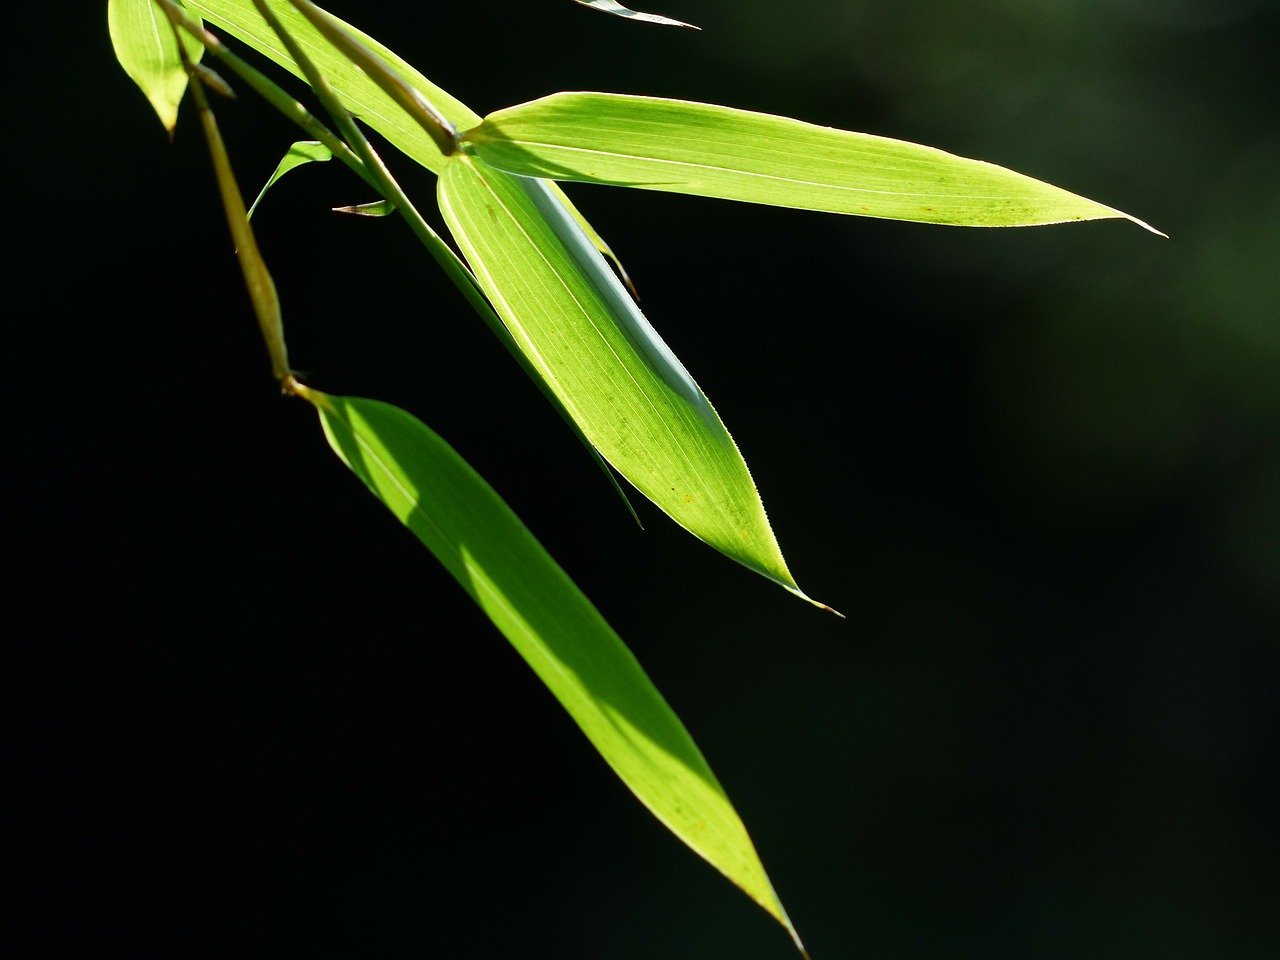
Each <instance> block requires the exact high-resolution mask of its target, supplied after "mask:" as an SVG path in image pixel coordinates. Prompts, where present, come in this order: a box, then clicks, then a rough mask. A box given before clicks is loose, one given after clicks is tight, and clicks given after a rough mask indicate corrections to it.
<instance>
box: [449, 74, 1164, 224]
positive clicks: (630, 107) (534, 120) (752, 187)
mask: <svg viewBox="0 0 1280 960" xmlns="http://www.w3.org/2000/svg"><path fill="white" fill-rule="evenodd" d="M464 136H465V138H466V139H467V140H468V141H470V142H471V143H472V144H473V145H474V149H475V152H476V155H477V156H479V157H481V158H483V159H484V160H485V161H486V162H487V163H489V164H490V165H492V166H496V167H499V168H500V169H503V170H507V171H509V172H511V173H518V174H521V175H524V176H531V177H549V178H552V179H555V180H581V181H587V182H592V183H607V184H614V185H618V186H628V187H639V188H642V189H646V190H662V191H667V192H671V193H689V194H696V195H698V196H704V197H722V198H724V199H728V200H745V201H748V202H751V203H764V204H772V205H775V206H781V207H798V208H801V209H806V210H824V211H830V212H832V213H847V214H857V215H861V216H867V217H886V218H889V219H894V220H914V221H919V222H923V223H945V224H955V225H961V226H984V227H1001V226H1030V225H1033V224H1044V223H1062V222H1065V221H1071V220H1096V219H1103V218H1109V217H1121V218H1124V219H1127V220H1132V221H1133V222H1135V223H1137V224H1139V225H1140V226H1143V227H1146V228H1147V229H1148V230H1150V229H1152V228H1151V227H1149V226H1147V224H1145V223H1142V221H1140V220H1137V219H1136V218H1134V217H1131V216H1129V215H1128V214H1126V213H1121V212H1120V211H1119V210H1115V209H1113V208H1111V207H1108V206H1104V205H1103V204H1100V203H1096V202H1095V201H1093V200H1087V199H1085V198H1084V197H1080V196H1076V195H1075V194H1073V193H1068V192H1067V191H1066V190H1062V189H1059V188H1058V187H1054V186H1051V185H1050V184H1047V183H1043V182H1041V181H1039V180H1034V179H1032V178H1031V177H1026V176H1023V175H1022V174H1019V173H1014V172H1013V171H1012V170H1006V169H1005V168H1003V167H998V166H996V165H994V164H991V163H985V162H983V161H981V160H970V159H968V158H965V157H957V156H954V155H952V154H949V153H945V152H944V151H942V150H937V149H935V148H933V147H926V146H921V145H920V144H916V143H908V142H906V141H903V140H892V139H889V138H887V137H877V136H872V135H871V134H866V133H854V132H851V131H848V130H837V129H834V128H831V127H820V126H815V125H814V124H811V123H802V122H801V121H799V120H792V119H789V118H787V117H776V116H772V115H770V114H764V113H752V112H749V111H746V110H735V109H732V108H730V107H720V106H714V105H712V104H705V103H690V102H687V101H684V100H663V99H657V98H652V97H633V96H622V95H619V94H610V93H557V94H553V95H551V96H549V97H544V98H543V99H541V100H534V101H532V102H530V103H524V104H520V105H519V106H515V107H510V108H508V109H506V110H499V111H498V112H497V113H493V114H490V115H489V116H488V117H486V118H485V120H484V122H483V123H482V124H480V126H479V127H477V128H475V129H473V130H470V131H467V132H466V133H465V135H464ZM1153 232H1158V231H1153Z"/></svg>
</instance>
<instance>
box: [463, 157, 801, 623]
mask: <svg viewBox="0 0 1280 960" xmlns="http://www.w3.org/2000/svg"><path fill="white" fill-rule="evenodd" d="M439 195H440V209H441V211H442V212H443V214H444V217H445V221H446V223H447V224H448V225H449V229H450V231H451V232H452V233H453V236H454V239H455V240H456V241H457V242H458V245H459V247H460V248H461V249H462V252H463V255H464V256H465V257H466V259H467V261H468V263H469V264H470V266H471V268H472V270H473V272H474V273H475V274H476V277H477V279H478V280H479V282H480V285H481V287H482V288H483V289H484V291H485V294H486V295H487V296H488V297H489V299H490V301H491V302H492V303H493V305H494V309H495V310H497V312H498V314H499V316H501V317H502V319H503V321H504V322H505V323H506V325H507V327H508V329H509V330H510V331H511V334H512V336H513V338H514V339H515V341H516V343H517V345H518V346H519V347H520V349H521V350H522V351H523V352H524V354H525V355H526V356H527V357H528V358H529V359H530V361H531V362H532V363H533V365H534V366H535V368H536V369H537V370H538V371H539V373H541V374H542V376H543V378H544V380H545V382H546V383H547V384H548V385H549V386H550V387H551V389H552V390H553V391H554V392H555V394H556V396H557V397H558V398H559V399H560V401H561V403H562V404H563V405H564V407H565V408H566V410H567V411H568V412H569V414H570V415H571V416H572V417H573V419H574V421H575V422H576V423H578V425H579V426H580V427H581V428H582V431H583V433H584V435H585V436H586V437H587V439H588V440H590V442H591V443H592V445H593V446H595V448H596V449H597V450H599V451H600V453H601V455H602V456H604V458H605V459H606V460H607V461H609V463H611V464H612V465H613V466H614V468H615V469H617V471H618V472H619V473H621V474H622V475H623V476H624V477H626V478H627V480H628V481H629V482H630V483H631V484H632V485H633V486H634V487H636V489H637V490H639V491H640V492H641V493H643V494H644V495H645V496H646V497H648V498H649V499H650V500H651V501H653V502H654V503H655V504H656V505H657V506H658V507H659V508H660V509H662V510H663V511H664V512H665V513H666V514H667V515H668V516H670V517H671V518H672V519H673V520H675V521H676V522H677V523H678V524H680V525H681V526H683V527H684V528H685V529H686V530H688V531H689V532H691V533H693V534H694V535H695V536H697V537H698V538H699V539H701V540H703V541H705V542H706V543H708V544H710V545H711V546H713V547H715V548H716V549H717V550H719V551H720V552H722V553H724V554H725V555H727V556H729V557H731V558H733V559H734V560H737V561H738V562H739V563H741V564H743V565H744V566H746V567H748V568H749V569H752V570H754V571H756V572H757V573H759V574H761V575H763V576H765V577H767V578H769V579H770V580H773V581H774V582H775V583H778V584H780V585H781V586H783V587H784V588H786V589H787V590H789V591H791V592H792V593H794V594H796V595H797V596H800V597H802V598H803V599H805V600H809V602H811V603H813V602H814V601H812V600H810V598H809V597H807V596H805V594H804V593H803V591H801V590H800V588H799V587H798V586H797V584H796V582H795V579H794V578H793V577H792V575H791V573H790V571H789V570H788V569H787V565H786V561H785V560H784V559H783V557H782V553H781V551H780V550H779V548H778V544H777V540H776V539H775V537H774V535H773V530H772V529H771V527H770V526H769V522H768V519H767V517H766V516H765V512H764V507H763V505H762V503H761V501H760V496H759V493H758V492H757V490H756V487H755V483H754V482H753V481H752V479H751V475H750V472H749V471H748V469H747V465H746V463H745V461H744V460H743V459H742V455H741V454H740V453H739V451H738V448H737V446H736V445H735V444H734V442H733V439H732V438H731V437H730V436H729V432H728V430H727V429H726V428H725V426H724V424H723V422H721V420H720V417H719V415H718V414H717V413H716V411H715V410H714V408H713V407H712V406H711V403H710V401H709V400H708V399H707V397H706V395H705V394H704V393H703V392H702V389H701V388H700V387H699V386H698V384H697V383H696V382H695V381H694V379H693V377H692V376H691V375H690V374H689V372H688V371H687V370H686V369H685V367H684V365H683V364H681V363H680V361H679V360H678V359H677V358H676V357H675V355H674V354H672V352H671V351H670V349H669V348H668V347H667V345H666V344H665V343H664V342H663V340H662V338H661V337H660V336H659V335H658V334H657V332H656V331H655V330H654V329H653V327H652V326H650V324H649V322H648V320H647V319H646V318H645V317H644V315H643V314H642V313H641V312H640V309H639V307H637V306H636V304H635V302H634V301H633V300H632V299H631V297H630V296H629V295H628V294H627V292H626V290H625V289H623V287H622V285H621V283H620V282H619V281H618V279H617V278H616V277H615V276H614V274H613V273H612V271H611V270H610V269H609V267H608V265H607V264H606V263H605V262H604V260H603V258H602V257H601V256H600V254H599V252H598V251H597V250H596V249H595V247H594V245H593V244H592V243H591V240H590V239H589V238H588V237H587V236H586V235H585V234H584V233H583V232H582V230H581V228H580V227H579V226H578V224H577V223H576V222H575V221H574V220H573V218H572V217H571V216H570V215H569V213H568V212H567V211H566V210H565V208H564V207H563V205H561V204H560V202H559V200H558V198H557V197H556V195H555V194H554V193H553V192H552V191H551V190H550V188H549V186H548V185H547V184H546V183H545V182H543V181H539V180H531V179H528V178H524V177H513V176H511V175H509V174H506V173H503V172H501V171H498V170H494V169H493V168H491V167H489V166H487V165H486V164H485V163H484V162H483V161H478V160H476V159H474V158H471V157H468V156H466V155H465V154H461V153H459V154H455V155H454V156H453V157H452V158H451V159H450V162H449V164H448V165H447V166H446V168H445V171H444V173H443V174H442V175H441V177H440V181H439ZM817 605H818V606H822V604H817Z"/></svg>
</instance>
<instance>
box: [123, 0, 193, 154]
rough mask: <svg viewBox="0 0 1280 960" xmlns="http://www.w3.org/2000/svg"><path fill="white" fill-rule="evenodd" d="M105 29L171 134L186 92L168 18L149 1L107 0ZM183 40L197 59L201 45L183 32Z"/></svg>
mask: <svg viewBox="0 0 1280 960" xmlns="http://www.w3.org/2000/svg"><path fill="white" fill-rule="evenodd" d="M177 2H178V5H179V6H182V3H181V0H177ZM107 29H108V32H109V33H110V34H111V45H112V46H113V47H114V48H115V52H116V59H117V60H118V61H120V66H121V67H123V68H124V72H125V73H127V74H128V75H129V77H130V79H132V80H133V82H134V83H136V84H137V85H138V87H139V88H140V89H141V90H142V92H143V94H144V95H145V96H146V98H147V100H148V101H150V103H151V107H152V109H154V110H155V112H156V116H158V117H159V118H160V122H161V123H162V124H164V128H165V129H166V130H168V131H169V132H171V133H172V132H173V128H174V127H175V126H176V125H177V123H178V105H179V104H180V103H181V102H182V96H183V94H185V93H186V91H187V71H186V69H185V68H184V67H183V65H182V57H181V55H180V54H179V52H178V42H177V40H176V39H175V38H174V35H173V27H172V26H171V25H170V23H169V18H168V17H166V16H165V15H164V12H163V11H162V10H161V9H160V8H159V7H158V6H156V5H155V4H154V3H152V2H151V0H107ZM182 43H183V46H184V47H185V48H186V51H187V55H188V56H189V57H190V58H191V60H192V61H195V62H199V60H200V57H201V56H202V55H203V54H204V47H203V46H201V44H200V43H199V42H198V41H197V40H195V39H194V38H192V37H190V36H188V35H185V34H184V35H183V38H182Z"/></svg>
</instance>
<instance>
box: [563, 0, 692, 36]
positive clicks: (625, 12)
mask: <svg viewBox="0 0 1280 960" xmlns="http://www.w3.org/2000/svg"><path fill="white" fill-rule="evenodd" d="M574 2H575V3H580V4H582V5H583V6H584V7H591V8H592V9H593V10H599V11H601V12H602V13H611V14H613V15H614V16H615V17H626V18H627V19H628V20H642V21H644V22H645V23H660V24H664V25H666V26H668V27H689V28H690V29H691V30H701V29H702V28H701V27H695V26H694V25H693V24H692V23H685V22H684V21H682V20H672V19H671V18H670V17H660V16H658V14H656V13H639V12H637V11H635V10H631V9H629V8H628V7H624V6H623V5H622V4H620V3H617V2H616V0H574Z"/></svg>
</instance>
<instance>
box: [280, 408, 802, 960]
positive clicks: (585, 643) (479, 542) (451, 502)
mask: <svg viewBox="0 0 1280 960" xmlns="http://www.w3.org/2000/svg"><path fill="white" fill-rule="evenodd" d="M298 392H299V394H300V395H301V396H302V397H304V399H307V400H309V401H310V402H311V403H312V404H314V405H315V407H316V410H317V411H318V412H319V414H320V420H321V423H322V424H323V427H324V431H325V436H326V437H327V438H328V441H329V444H330V446H332V447H333V449H334V452H335V453H337V454H338V456H339V457H340V458H341V459H342V461H343V462H344V463H346V465H347V466H348V467H350V468H351V470H352V472H353V473H355V474H356V476H357V477H359V478H360V479H361V480H362V481H363V482H364V484H365V486H367V487H368V488H369V490H370V491H371V492H372V493H373V494H374V496H376V497H377V498H378V499H379V500H381V501H382V502H383V503H384V504H386V506H387V507H388V508H389V509H390V510H391V512H392V513H393V514H395V516H396V518H397V519H399V520H400V522H401V523H403V524H404V525H405V526H406V527H408V528H409V530H410V531H412V532H413V534H414V535H415V536H416V537H417V538H418V539H419V540H421V541H422V542H423V543H424V544H425V545H426V546H427V547H428V549H430V550H431V552H432V553H433V554H435V556H436V557H437V559H439V561H440V562H441V563H442V564H444V566H445V569H447V570H448V571H449V573H450V574H452V575H453V577H454V578H455V579H456V580H457V581H458V583H460V584H461V585H462V587H463V589H464V590H466V591H467V593H469V594H470V595H471V597H472V599H474V600H475V602H476V603H477V604H478V605H479V606H480V608H481V609H482V610H483V611H484V612H485V614H486V615H487V616H488V617H489V619H490V620H492V621H493V623H494V625H495V626H497V628H498V629H499V630H500V631H502V633H503V634H504V635H505V636H506V637H507V639H508V640H509V641H511V644H512V646H514V647H515V648H516V650H517V652H519V654H520V655H521V656H522V657H523V658H524V659H525V661H526V662H527V663H528V664H529V666H530V667H532V668H533V670H534V672H535V673H537V675H538V676H539V677H540V678H541V680H542V681H543V683H545V684H546V685H547V687H548V688H549V689H550V690H551V692H552V693H553V694H554V695H555V697H556V699H557V700H559V701H560V703H561V704H562V705H563V706H564V708H565V709H566V710H567V711H568V712H569V714H570V716H572V717H573V719H574V721H575V722H576V723H577V724H578V726H579V727H580V728H581V729H582V732H583V733H584V734H586V736H587V738H588V739H589V740H590V741H591V743H592V745H593V746H595V748H596V749H597V750H598V751H599V752H600V755H601V756H602V757H604V759H605V761H606V762H607V763H608V764H609V766H610V767H612V768H613V770H614V772H616V773H617V774H618V776H619V777H621V778H622V781H623V782H624V783H625V784H626V785H627V787H628V788H630V789H631V791H632V792H633V793H634V794H635V795H636V797H637V798H638V799H639V800H640V801H641V803H643V804H644V805H645V806H646V807H648V808H649V810H650V811H651V812H652V813H653V814H654V816H655V817H657V818H658V820H659V821H661V822H662V823H663V825H664V826H666V827H667V828H668V829H669V830H670V831H671V832H672V833H674V834H675V835H676V836H677V837H679V838H680V839H681V840H682V841H684V842H685V843H686V844H688V846H689V847H690V848H692V849H693V850H694V851H695V852H696V853H698V854H699V855H700V856H702V857H703V858H705V859H706V860H707V861H708V862H709V863H711V864H712V866H714V867H715V868H716V869H718V870H719V871H720V872H721V873H723V874H724V875H725V876H726V877H728V879H729V880H731V881H732V882H733V883H735V884H737V885H738V886H739V887H740V888H742V890H743V891H744V892H746V894H747V895H748V896H750V897H751V898H752V899H753V900H755V901H756V902H757V903H758V904H760V906H762V907H763V908H764V909H765V910H766V911H768V913H769V914H771V915H772V916H773V917H775V918H776V919H777V920H778V921H779V922H780V923H782V924H783V925H784V926H785V927H786V929H787V931H788V932H789V933H790V934H791V936H792V937H793V938H795V936H796V934H795V930H794V929H793V927H792V926H791V923H790V921H789V920H788V918H787V915H786V912H785V911H784V909H783V907H782V904H781V903H780V902H779V900H778V897H777V895H776V894H775V893H774V891H773V887H772V886H771V884H770V883H769V879H768V877H767V876H766V874H765V871H764V867H763V866H762V865H761V863H760V859H759V856H758V855H757V853H756V851H755V848H754V846H753V845H752V842H751V838H750V837H749V836H748V835H747V831H746V829H745V827H744V826H743V825H742V821H741V819H740V818H739V817H738V814H737V813H736V811H735V810H734V808H733V805H732V804H731V803H730V802H729V798H728V797H727V796H726V795H725V792H724V789H723V788H722V787H721V786H720V783H719V782H718V781H717V780H716V777H715V774H714V773H712V771H711V768H710V767H709V766H708V765H707V762H706V760H705V759H704V758H703V756H702V754H701V752H700V751H699V750H698V747H697V745H696V744H695V743H694V741H693V738H692V737H690V735H689V733H688V731H687V730H686V729H685V727H684V725H683V724H682V723H681V722H680V719H679V717H677V716H676V714H675V713H674V711H672V709H671V707H670V706H668V704H667V702H666V701H665V700H664V699H663V697H662V694H660V693H659V692H658V690H657V688H656V687H654V685H653V683H652V681H650V679H649V678H648V676H647V675H646V674H645V672H644V670H643V668H642V667H641V666H640V664H639V663H638V662H637V661H636V659H635V657H634V656H633V655H632V654H631V652H630V650H628V649H627V647H626V646H625V644H623V642H622V640H621V639H620V638H619V637H618V635H617V634H616V633H615V632H614V631H613V629H612V628H611V627H610V626H609V624H608V623H607V622H606V621H605V619H604V618H603V617H602V616H601V615H600V613H599V612H598V611H597V610H596V608H595V607H594V606H593V605H592V604H591V602H590V601H589V600H588V599H587V598H586V597H585V596H584V595H583V594H582V592H581V591H580V590H579V589H578V588H577V587H576V586H575V585H574V583H573V582H572V580H570V579H569V577H568V575H567V574H565V572H564V571H563V570H562V569H561V568H560V566H559V565H557V564H556V562H555V561H554V560H553V559H552V558H551V556H550V555H549V554H548V553H547V552H546V550H545V549H544V548H543V547H542V545H541V544H540V543H538V541H537V540H536V539H535V538H534V536H533V534H532V533H530V532H529V530H528V528H527V527H525V525H524V524H523V523H521V521H520V519H519V518H518V517H517V516H516V515H515V514H514V513H513V512H512V511H511V509H510V508H509V507H508V506H507V505H506V503H504V502H503V500H502V499H501V498H500V497H499V496H498V494H497V493H496V492H494V490H493V489H492V488H491V487H490V486H489V485H488V484H487V483H486V482H485V481H484V479H483V478H481V477H480V475H479V474H477V473H476V472H475V471H474V470H473V469H472V468H471V467H470V466H469V465H468V464H467V463H466V461H464V460H463V459H462V458H461V457H460V456H459V455H458V454H457V452H455V451H454V450H453V448H452V447H450V446H449V445H448V444H447V443H446V442H445V441H444V440H442V439H441V438H440V437H439V436H438V435H436V434H435V433H434V432H432V431H431V430H430V429H429V428H428V427H427V426H426V425H425V424H423V423H422V422H421V421H419V420H417V419H415V418H414V417H413V416H412V415H410V414H409V413H407V412H405V411H404V410H401V409H399V408H397V407H393V406H391V405H389V404H386V403H381V402H379V401H376V400H364V399H357V398H350V397H334V396H327V395H325V394H322V393H319V392H318V391H314V390H310V389H308V388H305V387H300V388H299V390H298ZM512 722H513V723H518V722H519V720H518V719H517V718H513V721H512ZM796 944H797V945H799V940H798V939H796ZM801 949H802V950H803V947H801Z"/></svg>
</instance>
